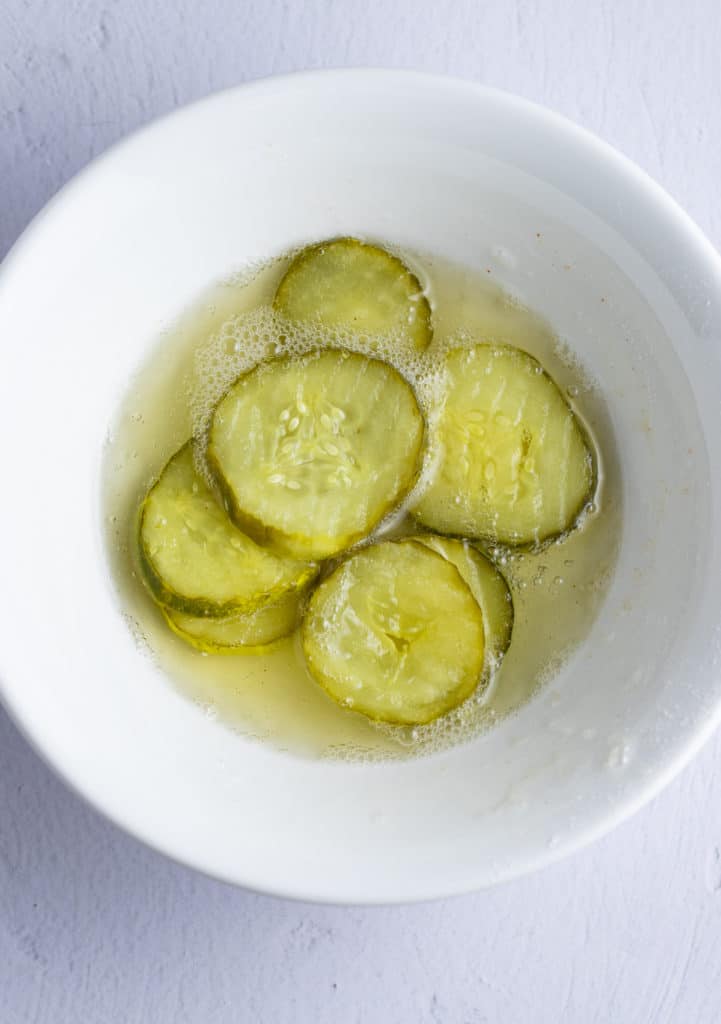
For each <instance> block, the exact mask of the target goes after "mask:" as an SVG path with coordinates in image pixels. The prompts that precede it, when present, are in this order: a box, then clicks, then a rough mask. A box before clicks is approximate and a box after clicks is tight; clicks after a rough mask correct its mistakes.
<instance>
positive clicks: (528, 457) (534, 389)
mask: <svg viewBox="0 0 721 1024" xmlns="http://www.w3.org/2000/svg"><path fill="white" fill-rule="evenodd" d="M445 371H446V391H445V396H444V398H443V399H442V400H441V402H440V403H439V405H438V407H437V408H436V409H435V410H433V411H432V413H431V415H430V418H429V445H430V451H431V454H432V455H435V457H436V459H437V465H436V471H435V475H434V477H433V479H432V480H431V483H430V485H429V486H428V488H427V489H426V491H425V492H424V494H423V495H422V496H421V498H420V500H419V501H418V503H417V504H416V506H415V507H414V508H413V509H412V512H413V515H414V516H415V518H416V519H417V520H418V521H419V522H421V523H422V524H423V525H424V526H427V527H429V528H430V529H432V530H437V531H439V532H440V533H448V534H457V535H464V536H468V537H474V538H479V539H482V540H486V541H492V542H496V543H501V544H507V545H511V546H521V545H538V544H540V543H542V542H543V541H547V540H550V539H551V538H553V537H557V536H559V535H560V534H563V533H565V532H566V531H567V530H569V529H570V528H571V527H572V526H574V524H575V523H576V520H577V519H578V517H579V516H580V514H581V511H582V509H583V507H584V506H585V504H586V503H587V502H588V501H589V499H590V498H591V496H592V494H593V491H594V487H595V466H594V459H593V455H592V452H591V449H590V447H589V444H588V441H587V439H586V435H585V433H584V431H583V429H582V428H581V426H580V424H579V422H578V420H577V419H576V417H575V415H574V413H573V411H572V409H571V407H570V406H569V404H568V402H566V400H565V398H564V397H563V395H562V394H561V392H560V391H559V389H558V387H557V386H556V384H555V383H554V382H553V380H551V378H550V377H549V376H548V374H547V373H546V372H545V371H544V370H543V368H542V367H541V365H540V364H539V363H538V362H537V361H536V360H535V359H534V358H533V357H532V356H530V355H528V353H526V352H523V351H521V350H520V349H516V348H511V347H509V346H504V345H475V346H473V347H471V348H459V349H454V350H452V351H451V352H449V354H448V356H447V358H446V362H445Z"/></svg>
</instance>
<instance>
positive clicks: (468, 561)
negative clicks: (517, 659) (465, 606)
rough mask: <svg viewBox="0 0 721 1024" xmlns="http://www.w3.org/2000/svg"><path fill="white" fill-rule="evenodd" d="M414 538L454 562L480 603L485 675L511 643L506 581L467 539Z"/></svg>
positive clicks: (510, 608)
mask: <svg viewBox="0 0 721 1024" xmlns="http://www.w3.org/2000/svg"><path fill="white" fill-rule="evenodd" d="M416 540H418V541H420V543H421V544H425V545H426V547H429V548H430V549H431V550H432V551H437V552H438V554H439V555H443V557H444V558H447V559H448V561H449V562H452V563H453V564H454V565H455V567H456V569H458V571H459V573H460V574H461V576H462V577H463V579H464V581H465V582H466V583H467V585H468V586H469V587H470V590H471V593H472V594H473V596H474V597H475V599H476V601H477V602H478V604H479V605H480V606H481V610H482V612H483V623H484V625H485V636H486V664H485V666H484V675H485V674H486V673H487V672H490V671H491V670H492V669H494V668H496V667H497V666H498V664H499V663H500V661H501V659H502V658H503V655H504V654H505V653H506V651H507V650H508V648H509V646H510V643H511V634H512V632H513V598H512V597H511V591H510V590H509V588H508V584H507V583H506V581H505V579H504V577H503V575H502V574H501V573H500V572H499V570H498V569H497V568H496V566H495V565H494V564H493V562H491V561H489V559H487V558H486V557H485V556H484V555H482V554H481V552H480V551H479V550H478V549H477V548H475V547H474V546H473V545H472V544H470V543H469V542H468V541H465V540H455V539H454V538H452V537H439V536H437V535H436V534H432V533H428V534H424V535H423V536H422V537H417V538H416Z"/></svg>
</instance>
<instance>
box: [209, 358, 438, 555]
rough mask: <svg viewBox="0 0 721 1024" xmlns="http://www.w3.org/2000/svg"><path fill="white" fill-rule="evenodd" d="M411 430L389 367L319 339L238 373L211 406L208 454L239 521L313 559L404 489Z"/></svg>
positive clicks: (411, 465)
mask: <svg viewBox="0 0 721 1024" xmlns="http://www.w3.org/2000/svg"><path fill="white" fill-rule="evenodd" d="M423 435H424V423H423V417H422V416H421V412H420V410H419V408H418V403H417V402H416V399H415V395H414V394H413V391H412V389H411V387H410V385H409V384H408V383H407V381H405V380H404V379H403V377H401V375H400V374H399V373H398V372H397V371H396V370H394V369H393V368H392V367H390V366H388V365H387V364H386V363H382V362H380V361H379V360H377V359H369V358H368V357H366V356H360V355H357V354H355V353H352V352H346V351H338V350H335V349H325V350H323V351H318V352H311V353H309V354H308V355H305V356H302V357H300V358H288V359H278V360H275V361H273V362H270V363H263V364H261V365H260V366H257V367H256V368H255V369H253V370H251V371H250V372H249V373H247V374H245V375H244V376H242V377H240V378H239V379H238V380H237V381H236V382H235V384H234V385H233V386H232V387H231V389H230V391H228V392H227V394H226V395H225V397H224V398H223V399H221V401H220V403H219V404H218V406H217V407H216V410H215V412H214V414H213V419H212V423H211V427H210V436H209V442H208V463H209V465H210V466H211V468H212V470H213V472H214V474H215V476H216V479H217V481H218V486H219V488H220V489H221V491H222V493H223V495H224V498H225V501H226V507H227V508H228V512H229V514H230V516H231V517H232V519H233V520H234V521H235V522H236V523H237V524H238V526H239V527H240V529H242V530H244V531H245V532H246V533H248V534H249V535H250V536H251V537H253V539H254V540H256V541H257V542H258V543H259V544H269V545H271V546H272V547H274V548H276V549H277V550H279V551H282V552H284V553H286V554H288V555H292V556H294V557H296V558H325V557H327V556H329V555H333V554H336V553H337V552H339V551H341V550H343V548H346V547H348V546H349V545H350V544H353V543H355V541H357V540H360V539H361V538H362V537H365V536H366V535H367V534H368V533H369V532H370V531H371V530H372V529H373V527H374V526H376V525H377V523H378V522H379V521H380V520H381V519H382V518H383V516H385V515H386V513H388V512H390V511H391V510H392V509H393V508H394V507H395V506H396V505H397V504H398V502H399V501H400V500H401V499H402V498H403V497H404V495H405V494H406V493H407V491H408V490H409V488H410V487H411V486H412V485H413V483H414V482H415V479H416V476H417V474H418V470H419V462H420V455H421V447H422V444H423Z"/></svg>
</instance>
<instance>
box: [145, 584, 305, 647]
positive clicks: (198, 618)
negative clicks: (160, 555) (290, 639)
mask: <svg viewBox="0 0 721 1024" xmlns="http://www.w3.org/2000/svg"><path fill="white" fill-rule="evenodd" d="M302 607H303V594H302V592H301V591H297V590H291V591H289V592H288V593H287V594H285V595H284V596H283V597H281V599H280V601H277V602H276V603H275V604H268V605H263V606H262V607H261V608H257V609H256V610H255V611H252V612H247V613H246V614H245V615H235V616H231V617H230V618H227V619H215V618H209V617H208V616H204V615H187V614H186V613H184V612H174V611H170V610H169V609H165V608H164V609H163V614H164V615H165V618H166V619H167V621H168V625H169V626H170V628H171V629H172V630H174V631H175V632H176V633H177V634H178V636H180V637H182V638H183V640H186V641H187V642H188V643H190V644H192V645H193V647H197V648H198V650H200V651H204V652H206V653H208V654H255V653H261V652H262V651H265V650H267V649H268V647H269V646H270V645H271V644H273V643H275V642H276V641H277V640H281V639H282V638H283V637H286V636H289V635H290V634H291V633H292V632H293V630H294V629H295V628H296V626H297V625H298V623H299V622H300V616H301V610H302Z"/></svg>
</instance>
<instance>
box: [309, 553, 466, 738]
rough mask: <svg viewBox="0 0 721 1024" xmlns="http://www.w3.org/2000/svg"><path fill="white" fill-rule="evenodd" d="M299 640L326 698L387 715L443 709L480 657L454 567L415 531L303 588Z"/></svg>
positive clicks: (417, 716)
mask: <svg viewBox="0 0 721 1024" xmlns="http://www.w3.org/2000/svg"><path fill="white" fill-rule="evenodd" d="M302 643H303V651H304V654H305V657H306V661H307V664H308V668H309V670H310V672H311V675H312V676H313V677H314V678H315V679H316V680H317V682H318V683H319V684H320V685H321V686H322V687H323V688H324V689H325V690H326V692H327V693H328V694H329V695H330V696H331V697H332V698H333V700H335V701H337V702H338V703H339V704H340V705H341V706H343V707H345V708H350V709H352V710H354V711H358V712H360V713H361V714H363V715H366V716H367V717H368V718H372V719H375V720H377V721H382V722H389V723H392V724H396V725H422V724H425V723H427V722H431V721H433V720H434V719H436V718H438V717H439V716H441V715H444V714H446V713H447V712H448V711H451V710H452V709H453V708H455V707H457V705H459V704H460V703H462V701H464V700H465V699H466V698H467V697H469V696H470V694H471V693H473V691H474V690H475V689H476V687H477V686H478V684H479V681H480V679H481V676H482V672H483V667H484V647H485V643H484V625H483V613H482V611H481V608H480V606H479V605H478V603H477V602H476V600H475V598H474V596H473V594H472V593H471V590H470V588H469V587H468V586H467V584H466V583H465V582H464V580H463V579H462V577H461V575H460V573H459V572H458V570H457V569H456V567H455V566H454V565H453V564H452V563H451V562H450V561H448V560H447V559H445V558H444V557H443V556H442V555H439V554H437V553H436V552H435V551H432V550H430V548H428V547H426V546H425V545H423V544H419V543H417V542H416V541H414V540H403V541H385V542H383V543H380V544H376V545H373V546H371V547H367V548H363V549H361V550H360V551H358V552H357V553H355V554H353V555H351V556H350V557H349V558H347V559H346V560H345V561H343V562H342V563H341V564H340V565H339V566H338V567H337V568H336V569H335V570H334V572H333V573H332V574H331V575H330V576H329V577H328V578H327V579H325V580H324V581H323V582H322V583H321V584H320V586H319V587H318V589H317V590H316V591H315V593H314V594H313V596H312V597H311V599H310V603H309V606H308V611H307V613H306V616H305V619H304V622H303V626H302Z"/></svg>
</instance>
